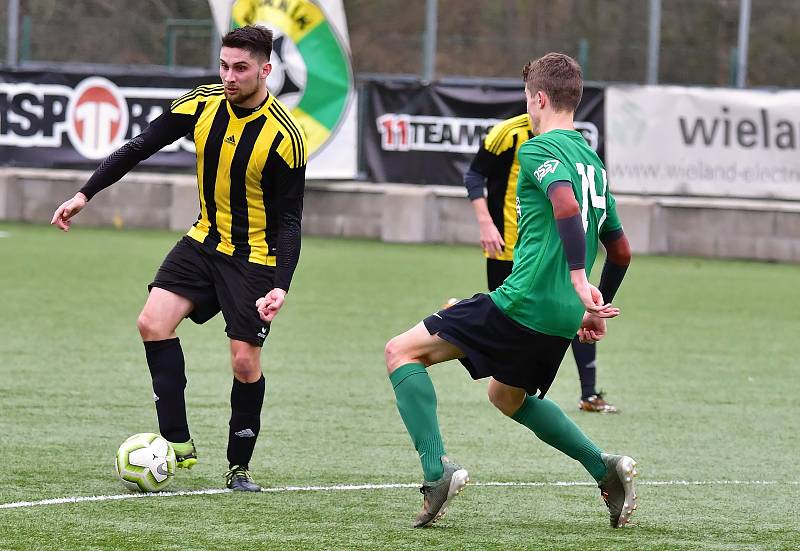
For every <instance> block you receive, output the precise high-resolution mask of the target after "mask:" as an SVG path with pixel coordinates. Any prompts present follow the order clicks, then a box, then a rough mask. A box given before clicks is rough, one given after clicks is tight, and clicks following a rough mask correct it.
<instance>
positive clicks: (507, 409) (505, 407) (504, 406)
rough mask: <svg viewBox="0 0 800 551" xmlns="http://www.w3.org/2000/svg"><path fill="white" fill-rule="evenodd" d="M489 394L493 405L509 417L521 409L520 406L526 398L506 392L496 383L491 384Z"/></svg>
mask: <svg viewBox="0 0 800 551" xmlns="http://www.w3.org/2000/svg"><path fill="white" fill-rule="evenodd" d="M487 394H488V396H489V401H490V402H491V403H492V405H493V406H494V407H496V408H497V409H499V410H500V411H501V412H502V413H503V415H506V416H508V417H511V416H512V415H514V414H515V413H516V412H517V411H518V410H519V408H520V406H522V400H524V397H522V398H521V397H520V396H517V395H515V394H511V393H508V392H505V391H504V390H503V389H501V388H498V387H496V386H494V385H489V389H488V391H487Z"/></svg>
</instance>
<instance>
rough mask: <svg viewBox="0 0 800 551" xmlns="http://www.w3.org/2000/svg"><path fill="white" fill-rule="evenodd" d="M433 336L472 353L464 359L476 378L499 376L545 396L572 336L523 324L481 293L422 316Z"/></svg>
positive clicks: (509, 383) (517, 385)
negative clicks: (555, 333)
mask: <svg viewBox="0 0 800 551" xmlns="http://www.w3.org/2000/svg"><path fill="white" fill-rule="evenodd" d="M422 322H423V323H424V324H425V328H426V329H427V330H428V332H429V333H430V334H431V335H434V334H438V335H439V337H441V338H442V339H444V340H446V341H447V342H449V343H452V344H453V345H455V346H457V347H458V348H459V349H461V351H462V352H464V353H465V354H466V357H465V358H462V359H461V360H460V361H461V363H462V364H464V367H466V368H467V371H469V374H470V375H471V376H472V378H473V379H483V378H485V377H494V378H495V379H497V380H498V381H500V382H501V383H505V384H507V385H511V386H515V387H518V388H524V389H525V391H526V392H527V393H528V394H529V395H531V396H535V395H536V394H537V392H538V393H539V398H543V397H544V395H545V393H546V392H547V390H548V389H549V388H550V385H551V384H553V380H554V379H555V377H556V373H557V372H558V366H559V365H561V360H562V359H563V358H564V354H565V353H566V351H567V348H569V343H570V340H569V339H565V338H564V337H555V336H553V335H545V334H544V333H539V332H537V331H534V330H532V329H528V328H527V327H525V326H523V325H521V324H519V323H517V322H516V321H514V320H512V319H511V318H509V317H508V316H506V315H505V313H503V311H502V310H500V308H498V307H497V306H496V305H495V303H494V302H493V301H492V299H491V298H489V295H486V294H482V293H481V294H477V295H475V296H473V297H472V298H468V299H465V300H462V301H460V302H458V303H456V304H454V305H453V306H451V307H450V308H447V309H445V310H440V311H439V312H437V313H435V314H433V315H432V316H428V317H427V318H425V319H424V320H423V321H422Z"/></svg>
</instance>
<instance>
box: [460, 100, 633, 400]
mask: <svg viewBox="0 0 800 551" xmlns="http://www.w3.org/2000/svg"><path fill="white" fill-rule="evenodd" d="M532 137H533V131H532V130H531V123H530V119H529V118H528V115H527V113H526V114H522V115H517V116H516V117H511V118H510V119H506V120H504V121H501V122H499V123H497V124H496V125H495V126H494V127H493V128H492V130H491V131H490V132H489V134H488V135H487V136H486V139H485V140H484V141H483V142H482V143H481V146H480V149H478V153H477V154H476V155H475V157H474V158H473V159H472V163H471V164H470V167H469V169H467V171H466V173H465V174H464V185H465V186H466V188H467V195H468V197H469V199H470V201H472V206H473V208H474V209H475V217H476V218H477V220H478V225H479V227H480V240H481V247H483V251H484V255H485V256H486V280H487V283H488V286H489V290H490V291H494V290H495V289H497V288H498V287H499V286H500V285H501V284H502V283H503V281H504V280H505V279H506V278H507V277H508V276H509V275H510V274H511V269H512V268H513V266H514V245H515V244H516V242H517V206H516V197H517V177H518V176H519V159H518V157H517V153H518V152H519V148H520V146H521V145H522V144H523V143H525V142H526V141H528V140H529V139H531V138H532ZM484 189H485V190H486V192H485V193H484ZM572 355H573V357H574V358H575V364H576V365H577V367H578V378H579V379H580V383H581V397H580V400H579V401H578V407H579V408H580V409H581V410H583V411H593V412H598V413H617V411H618V410H617V408H616V406H614V405H612V404H611V403H609V402H608V401H606V399H605V398H604V396H603V394H602V393H600V392H598V391H597V388H596V386H595V385H596V381H597V370H596V361H595V360H596V345H595V344H593V343H582V342H580V340H579V339H578V337H577V336H576V337H575V338H574V339H573V340H572Z"/></svg>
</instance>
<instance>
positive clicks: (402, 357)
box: [383, 336, 408, 374]
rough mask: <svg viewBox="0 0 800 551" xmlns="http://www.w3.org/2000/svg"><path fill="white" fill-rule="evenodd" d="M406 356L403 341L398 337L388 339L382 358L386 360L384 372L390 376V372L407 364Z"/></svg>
mask: <svg viewBox="0 0 800 551" xmlns="http://www.w3.org/2000/svg"><path fill="white" fill-rule="evenodd" d="M407 355H408V354H407V351H406V347H405V346H403V340H402V339H401V338H400V337H399V336H398V337H394V338H392V339H390V340H389V342H387V343H386V346H385V347H384V349H383V357H384V359H385V360H386V372H387V373H389V374H391V373H392V371H394V370H395V369H397V368H398V367H400V366H401V365H403V364H406V363H408V361H407V360H406V356H407Z"/></svg>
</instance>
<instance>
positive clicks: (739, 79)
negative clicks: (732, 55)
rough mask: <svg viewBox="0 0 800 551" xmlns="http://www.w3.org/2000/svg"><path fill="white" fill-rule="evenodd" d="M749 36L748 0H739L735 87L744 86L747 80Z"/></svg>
mask: <svg viewBox="0 0 800 551" xmlns="http://www.w3.org/2000/svg"><path fill="white" fill-rule="evenodd" d="M749 38H750V0H739V46H738V48H737V49H738V52H737V53H738V54H739V55H738V60H737V62H736V87H737V88H744V87H745V83H746V82H747V50H748V48H749V46H748V39H749Z"/></svg>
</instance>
